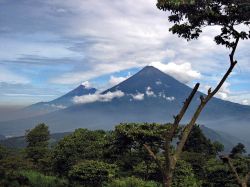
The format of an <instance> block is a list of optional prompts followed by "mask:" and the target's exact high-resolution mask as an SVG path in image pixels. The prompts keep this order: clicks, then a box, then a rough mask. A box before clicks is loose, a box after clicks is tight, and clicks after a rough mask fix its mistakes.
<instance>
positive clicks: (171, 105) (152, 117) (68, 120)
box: [0, 66, 250, 139]
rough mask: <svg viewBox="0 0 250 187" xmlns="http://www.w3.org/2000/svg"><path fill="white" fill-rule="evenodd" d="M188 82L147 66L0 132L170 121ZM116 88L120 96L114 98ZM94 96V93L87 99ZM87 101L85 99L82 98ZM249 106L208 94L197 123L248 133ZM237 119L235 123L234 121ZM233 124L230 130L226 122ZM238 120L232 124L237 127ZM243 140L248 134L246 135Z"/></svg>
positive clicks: (6, 124)
mask: <svg viewBox="0 0 250 187" xmlns="http://www.w3.org/2000/svg"><path fill="white" fill-rule="evenodd" d="M191 90H192V89H191V88H190V87H188V86H187V85H185V84H183V83H181V82H179V81H177V80H175V79H174V78H172V77H170V76H169V75H166V74H165V73H163V72H161V71H160V70H158V69H156V68H154V67H151V66H147V67H145V68H143V69H142V70H141V71H140V72H138V73H137V74H135V75H134V76H132V77H130V78H129V79H127V80H125V81H123V82H122V83H120V84H118V85H116V86H114V87H112V88H110V89H108V90H106V91H104V92H102V93H101V95H96V97H95V98H96V100H91V101H90V100H86V99H88V97H84V98H83V101H84V103H79V104H77V105H72V106H70V107H68V108H66V109H63V110H58V111H55V112H52V113H49V114H46V115H43V116H38V117H34V118H27V119H22V120H16V121H8V122H1V123H0V129H1V130H0V134H4V135H20V134H23V133H24V132H25V129H28V128H32V127H34V126H35V125H36V124H37V123H40V122H45V123H47V124H48V125H49V126H50V129H51V131H52V132H65V131H73V130H74V129H75V128H79V127H85V128H91V129H112V128H113V127H114V126H115V125H116V124H118V123H121V122H158V123H165V122H171V121H173V119H172V116H173V115H175V114H177V112H178V111H179V110H180V108H181V106H182V102H183V101H184V100H185V99H186V97H187V96H188V95H189V93H190V92H191ZM116 92H120V93H122V95H121V96H120V97H113V96H114V95H115V94H114V93H116ZM201 94H202V93H200V92H198V93H197V94H196V96H195V98H194V100H193V102H192V104H191V106H190V108H189V110H188V111H187V114H186V115H185V118H184V120H183V122H182V123H186V122H188V120H189V119H190V117H191V115H192V113H193V111H194V110H195V108H196V107H197V105H198V104H199V97H200V95H201ZM91 99H93V98H91ZM86 101H88V102H86ZM244 116H250V107H249V106H243V105H239V104H236V103H232V102H228V101H223V100H220V99H217V98H213V99H212V100H211V102H210V103H209V104H208V105H207V106H206V108H205V110H204V111H203V113H202V115H201V116H200V118H199V120H198V122H197V123H199V124H205V125H206V126H208V127H212V128H214V129H217V130H220V131H223V132H227V133H229V134H232V135H234V136H237V137H242V138H247V137H248V132H249V131H247V130H246V129H248V130H249V118H243V117H244ZM239 119H241V121H240V124H239V123H238V121H239ZM233 125H234V127H236V128H235V129H233V128H232V129H233V130H231V129H230V128H228V126H233ZM236 125H237V126H236ZM248 139H250V138H249V137H248Z"/></svg>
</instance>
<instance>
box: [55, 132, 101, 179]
mask: <svg viewBox="0 0 250 187" xmlns="http://www.w3.org/2000/svg"><path fill="white" fill-rule="evenodd" d="M105 143H106V132H105V131H90V130H87V129H77V130H75V132H74V133H72V134H70V135H68V136H66V137H64V138H63V139H62V140H60V141H59V142H58V144H57V145H56V146H55V148H54V150H53V155H52V159H53V167H54V170H55V171H56V172H57V173H59V174H61V175H67V174H68V171H69V170H70V168H71V167H72V166H73V165H75V164H76V163H77V162H79V161H80V160H82V159H89V160H90V159H91V160H97V159H101V158H102V157H103V152H104V145H105Z"/></svg>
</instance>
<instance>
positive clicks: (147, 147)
mask: <svg viewBox="0 0 250 187" xmlns="http://www.w3.org/2000/svg"><path fill="white" fill-rule="evenodd" d="M143 146H144V147H145V149H146V150H147V151H148V153H149V155H150V156H151V157H152V158H153V159H154V161H155V163H156V164H157V165H158V167H159V168H160V170H161V173H162V174H164V173H165V172H164V168H163V166H162V163H161V161H160V160H159V159H158V158H157V156H156V155H155V154H154V152H153V151H152V150H151V148H150V147H149V146H148V145H147V144H143Z"/></svg>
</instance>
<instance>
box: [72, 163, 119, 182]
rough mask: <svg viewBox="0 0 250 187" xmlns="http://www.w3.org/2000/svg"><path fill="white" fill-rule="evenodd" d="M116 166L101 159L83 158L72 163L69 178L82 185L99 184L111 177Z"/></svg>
mask: <svg viewBox="0 0 250 187" xmlns="http://www.w3.org/2000/svg"><path fill="white" fill-rule="evenodd" d="M115 173H116V166H115V165H113V164H107V163H105V162H101V161H95V160H84V161H81V162H79V163H78V164H76V165H74V166H73V167H72V169H71V170H70V171H69V179H70V180H71V181H76V182H79V183H81V184H84V185H90V186H101V184H102V183H103V182H106V181H108V180H109V179H111V178H113V177H114V176H115Z"/></svg>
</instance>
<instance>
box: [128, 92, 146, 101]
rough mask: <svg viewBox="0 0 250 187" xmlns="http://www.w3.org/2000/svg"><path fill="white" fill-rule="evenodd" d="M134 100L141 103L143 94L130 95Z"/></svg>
mask: <svg viewBox="0 0 250 187" xmlns="http://www.w3.org/2000/svg"><path fill="white" fill-rule="evenodd" d="M131 96H132V97H133V99H134V100H138V101H141V100H143V99H144V93H137V94H132V95H131Z"/></svg>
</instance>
